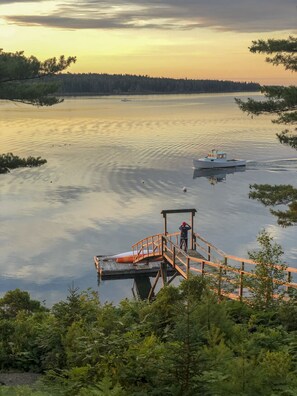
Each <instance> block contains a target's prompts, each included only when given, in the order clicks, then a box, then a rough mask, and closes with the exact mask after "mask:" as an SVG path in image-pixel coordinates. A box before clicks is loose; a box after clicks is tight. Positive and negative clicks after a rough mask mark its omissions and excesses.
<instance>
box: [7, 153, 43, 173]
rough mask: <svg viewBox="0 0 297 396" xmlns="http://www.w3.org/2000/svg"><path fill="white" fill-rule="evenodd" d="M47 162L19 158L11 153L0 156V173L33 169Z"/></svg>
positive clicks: (31, 158)
mask: <svg viewBox="0 0 297 396" xmlns="http://www.w3.org/2000/svg"><path fill="white" fill-rule="evenodd" d="M46 162H47V161H46V160H45V159H42V158H40V157H31V156H30V157H27V158H20V157H18V156H17V155H14V154H12V153H7V154H1V155H0V173H8V172H9V171H10V169H16V168H23V167H33V166H40V165H43V164H45V163H46Z"/></svg>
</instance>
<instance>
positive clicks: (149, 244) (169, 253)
mask: <svg viewBox="0 0 297 396" xmlns="http://www.w3.org/2000/svg"><path fill="white" fill-rule="evenodd" d="M178 237H179V233H178V232H175V233H170V234H166V235H164V234H155V235H151V236H149V237H146V238H143V239H142V240H140V241H138V242H137V243H135V244H134V245H133V246H132V249H133V258H134V262H135V263H136V262H138V261H141V260H144V259H145V258H148V259H149V258H155V257H163V259H166V261H167V262H168V263H169V264H170V265H171V266H172V267H173V268H175V269H176V270H177V271H178V273H180V274H181V275H182V276H183V277H184V278H186V279H187V278H188V277H189V274H190V272H196V273H197V272H198V273H200V274H201V275H202V276H211V277H212V278H217V281H218V285H217V289H216V290H217V292H218V294H219V295H220V296H221V295H222V296H223V295H228V296H231V295H232V296H233V297H234V296H235V297H234V298H236V299H240V300H243V299H244V298H245V297H244V296H243V290H244V289H248V286H247V285H246V279H247V278H249V277H257V275H256V274H255V273H254V272H252V271H253V270H252V269H250V270H249V269H248V268H246V266H256V265H258V263H257V262H255V261H253V260H250V259H247V258H241V257H237V256H233V255H229V254H226V253H225V252H223V251H222V250H221V249H218V248H216V247H215V246H214V245H213V244H211V243H209V242H208V241H206V239H204V238H203V237H201V235H199V234H197V233H194V235H193V239H194V247H195V249H194V250H195V251H196V252H197V253H199V254H200V257H195V256H194V253H193V251H189V252H188V253H186V252H185V251H184V250H182V249H181V248H180V247H179V245H178ZM174 239H176V242H175V241H174ZM199 241H200V243H199ZM201 243H203V244H205V245H206V246H202V245H201ZM199 251H201V252H203V254H202V255H201V253H200V252H199ZM205 256H206V257H207V259H206V258H204V257H205ZM228 260H229V261H233V262H235V263H237V264H240V266H239V267H238V266H236V264H235V265H230V263H228ZM195 264H196V266H195ZM199 264H200V268H197V265H199ZM273 267H274V268H276V269H281V270H283V271H284V273H286V274H287V280H278V279H274V278H273V279H271V280H272V282H273V283H275V284H278V285H281V286H283V287H286V290H287V291H288V289H289V288H296V289H297V283H296V282H293V279H292V278H293V277H292V275H293V274H297V268H294V267H285V268H282V266H280V265H273ZM228 274H229V275H228ZM267 279H268V278H267ZM227 286H229V287H230V286H233V288H234V287H235V288H236V287H237V289H238V291H237V292H235V293H230V290H229V291H228V290H227V291H226V290H225V288H226V287H227ZM233 297H232V298H233Z"/></svg>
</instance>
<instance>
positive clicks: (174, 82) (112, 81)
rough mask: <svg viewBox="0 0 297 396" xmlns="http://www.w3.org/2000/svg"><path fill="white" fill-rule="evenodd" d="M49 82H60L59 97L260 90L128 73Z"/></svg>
mask: <svg viewBox="0 0 297 396" xmlns="http://www.w3.org/2000/svg"><path fill="white" fill-rule="evenodd" d="M49 79H50V80H51V79H54V81H55V82H58V83H59V88H58V91H57V93H58V94H59V95H62V96H68V95H71V96H83V95H148V94H194V93H224V92H243V91H244V92H247V91H248V92H251V91H259V90H260V85H259V84H258V83H254V82H235V81H223V80H222V81H221V80H193V79H186V78H185V79H174V78H165V77H149V76H137V75H130V74H97V73H82V74H71V73H67V74H60V75H57V76H55V77H50V78H49Z"/></svg>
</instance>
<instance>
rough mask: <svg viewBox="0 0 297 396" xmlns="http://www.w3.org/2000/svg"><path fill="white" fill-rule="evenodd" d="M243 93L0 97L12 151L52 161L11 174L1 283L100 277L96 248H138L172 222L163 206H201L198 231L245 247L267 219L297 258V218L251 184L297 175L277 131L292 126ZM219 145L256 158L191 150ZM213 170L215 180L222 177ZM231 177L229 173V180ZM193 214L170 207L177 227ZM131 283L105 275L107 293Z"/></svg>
mask: <svg viewBox="0 0 297 396" xmlns="http://www.w3.org/2000/svg"><path fill="white" fill-rule="evenodd" d="M234 96H235V95H234V94H226V95H224V94H220V95H161V96H145V97H141V96H134V97H133V98H132V97H131V99H132V100H131V101H122V100H121V99H124V97H122V98H121V97H106V98H104V97H100V98H96V97H92V98H83V99H71V98H66V100H65V102H63V103H62V104H60V105H57V106H54V107H52V108H40V109H36V108H32V107H29V106H25V105H14V104H9V103H5V104H3V106H2V105H1V106H0V111H1V117H0V137H1V151H2V152H3V153H6V152H13V153H14V154H16V155H19V156H28V155H33V156H41V157H42V158H46V159H47V161H48V162H47V164H46V165H44V166H42V167H40V168H35V169H34V168H31V169H18V170H14V171H12V172H11V173H10V174H7V175H0V185H1V196H0V199H1V206H0V222H1V227H0V248H1V256H0V273H1V277H0V292H1V293H4V292H5V291H6V290H8V289H10V288H15V287H20V288H24V289H26V290H28V291H30V292H32V295H33V297H34V298H40V299H41V300H44V299H46V301H47V303H48V304H51V303H52V302H55V301H57V300H59V299H61V298H63V296H65V295H66V294H67V288H68V287H69V286H70V285H71V284H72V282H74V283H75V286H77V287H80V288H81V289H86V288H88V287H94V288H96V287H97V274H96V273H95V271H94V264H93V256H94V255H100V254H101V255H109V254H116V253H120V252H125V251H129V250H131V246H132V244H134V243H135V242H136V241H138V240H139V239H142V238H144V237H146V236H148V235H153V234H156V233H158V232H162V227H163V220H162V217H161V215H160V212H161V210H163V209H178V208H187V207H188V208H196V209H197V210H198V213H197V216H196V226H197V229H196V231H197V232H199V233H200V234H201V235H203V236H204V237H205V238H206V239H207V240H209V241H210V242H212V243H213V244H215V245H216V246H218V247H219V248H221V249H222V250H223V251H225V252H226V253H230V254H234V255H237V256H245V257H246V256H247V250H249V249H251V248H254V247H255V246H256V236H257V233H258V231H259V230H260V229H262V228H263V227H265V228H266V229H267V230H268V231H269V232H270V233H271V234H272V235H273V236H274V237H275V238H276V239H277V241H278V242H279V243H280V244H282V246H283V248H284V250H285V252H286V260H287V262H288V263H290V264H292V262H294V260H295V261H296V257H297V254H296V248H295V245H296V244H295V241H296V228H290V229H280V228H279V227H278V226H277V225H276V220H275V219H274V218H273V216H272V215H271V214H270V212H269V209H267V208H265V207H263V206H261V205H260V204H259V203H257V202H255V201H252V200H250V199H249V198H248V193H249V185H250V184H254V183H270V184H290V183H292V182H293V181H294V180H296V170H297V167H296V161H295V162H294V161H293V160H292V161H290V160H288V159H295V160H296V151H295V150H292V149H290V148H288V147H285V146H282V145H280V144H279V143H278V141H277V139H276V138H275V133H276V132H278V131H279V130H281V128H280V127H279V126H277V125H273V124H271V121H270V119H269V118H266V117H258V118H256V119H255V118H254V119H253V120H250V119H249V118H248V117H247V116H246V115H245V114H243V113H242V112H241V111H240V110H239V109H238V108H237V106H236V105H235V103H234ZM236 96H238V97H239V96H241V97H246V96H248V95H247V94H244V95H239V94H237V95H236ZM254 96H256V95H254V94H253V97H254ZM214 146H216V147H220V148H221V149H222V150H224V151H227V152H228V153H229V154H230V156H232V157H238V158H245V159H247V160H249V161H251V162H249V163H248V164H247V171H244V170H243V171H241V170H239V169H236V170H235V171H234V170H230V172H231V173H229V170H228V172H226V173H222V172H221V170H220V173H219V174H211V175H208V176H206V177H205V175H204V176H198V175H197V174H196V173H194V175H193V170H192V158H200V157H202V156H203V155H204V154H205V152H208V151H209V149H211V148H212V147H214ZM275 159H278V160H279V162H271V161H274V160H275ZM283 159H286V161H281V160H283ZM233 171H234V173H233ZM203 172H204V173H205V171H203ZM198 177H199V182H198V179H197V178H198ZM207 177H213V178H214V179H215V180H216V183H217V184H216V186H215V188H213V186H211V185H210V184H209V180H208V178H207ZM224 178H225V179H226V180H227V183H221V182H219V181H221V180H223V179H224ZM183 187H186V191H184V189H183ZM183 220H185V221H189V219H187V218H185V219H184V218H179V217H178V216H177V217H176V218H175V217H172V218H170V221H169V223H168V231H169V232H174V231H177V230H178V226H179V224H180V222H181V221H183ZM131 288H132V284H131V282H129V281H127V280H122V281H115V282H112V283H108V282H106V283H105V282H102V283H101V284H100V289H99V293H100V297H101V299H102V300H103V301H105V300H113V301H119V299H121V298H123V297H125V296H131V295H132V294H131Z"/></svg>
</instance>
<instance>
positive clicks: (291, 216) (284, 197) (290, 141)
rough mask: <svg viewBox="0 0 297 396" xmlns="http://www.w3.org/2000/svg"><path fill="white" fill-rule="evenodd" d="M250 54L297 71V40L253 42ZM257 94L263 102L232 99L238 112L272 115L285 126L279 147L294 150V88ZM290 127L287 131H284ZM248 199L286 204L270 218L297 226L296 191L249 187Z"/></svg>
mask: <svg viewBox="0 0 297 396" xmlns="http://www.w3.org/2000/svg"><path fill="white" fill-rule="evenodd" d="M250 51H251V52H253V53H265V54H267V55H268V56H267V57H266V62H268V63H272V64H273V65H274V66H279V65H282V66H283V67H285V69H286V70H289V71H292V72H296V71H297V37H293V36H289V37H288V39H286V40H275V39H269V40H267V41H264V40H258V41H253V42H252V46H251V47H250ZM261 92H262V93H263V94H264V96H265V98H266V99H265V100H263V101H256V100H254V99H248V100H247V101H242V100H240V99H235V101H236V103H237V104H238V106H239V108H240V109H241V110H242V111H244V112H246V113H248V114H254V115H260V114H273V115H276V118H275V119H273V120H272V122H274V123H277V124H283V125H286V129H285V130H283V131H282V132H281V133H278V134H277V137H278V139H279V141H280V143H282V144H285V145H288V146H290V147H292V148H294V149H297V134H296V131H297V128H296V125H297V87H296V86H289V87H283V86H263V87H261ZM289 127H291V129H288V128H289ZM251 189H252V191H251V193H250V198H253V199H257V200H259V201H260V202H262V203H263V204H264V205H270V206H274V205H278V204H287V205H288V210H286V211H279V210H278V211H275V210H271V212H272V214H273V215H275V216H276V217H277V218H278V224H279V225H281V226H284V227H286V226H289V225H296V224H297V199H296V196H297V189H296V188H293V187H292V186H287V185H279V186H278V185H274V186H271V185H266V184H265V185H258V184H254V185H252V186H251Z"/></svg>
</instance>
